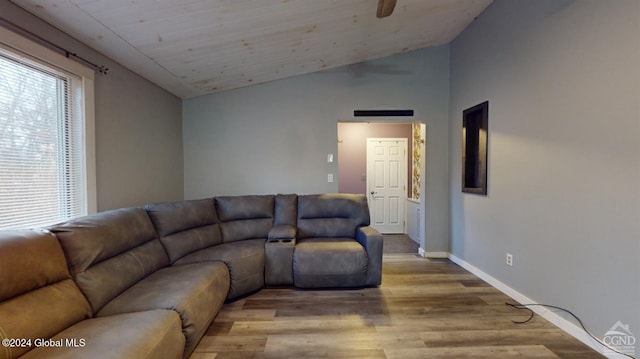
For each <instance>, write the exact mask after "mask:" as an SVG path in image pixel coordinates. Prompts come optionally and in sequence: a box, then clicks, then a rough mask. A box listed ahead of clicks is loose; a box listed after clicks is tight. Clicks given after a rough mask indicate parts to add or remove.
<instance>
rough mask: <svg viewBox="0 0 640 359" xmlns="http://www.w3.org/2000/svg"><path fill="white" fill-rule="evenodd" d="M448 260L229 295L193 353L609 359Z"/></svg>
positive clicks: (399, 261)
mask: <svg viewBox="0 0 640 359" xmlns="http://www.w3.org/2000/svg"><path fill="white" fill-rule="evenodd" d="M505 302H514V301H513V300H512V299H511V298H509V297H507V296H506V295H504V294H503V293H501V292H500V291H498V290H497V289H495V288H493V287H491V286H490V285H488V284H487V283H485V282H484V281H482V280H480V279H479V278H477V277H475V276H474V275H472V274H471V273H469V272H467V271H466V270H464V269H463V268H461V267H459V266H457V265H455V264H454V263H452V262H450V261H448V260H427V259H424V258H420V257H417V256H416V255H414V254H388V253H385V255H384V258H383V277H382V285H381V286H380V287H378V288H364V289H350V290H349V289H348V290H342V289H339V290H299V289H294V288H265V289H262V290H261V291H259V292H257V293H254V294H251V295H249V296H247V297H245V298H242V299H240V300H237V301H235V302H233V303H227V304H225V305H224V306H223V308H222V310H221V311H220V313H219V314H218V316H217V317H216V319H215V320H214V322H213V323H212V324H211V326H210V327H209V329H208V331H207V333H206V334H205V336H204V337H203V339H202V341H201V342H200V344H199V345H198V346H197V347H196V350H195V352H194V354H193V355H192V356H191V359H213V358H215V359H226V358H305V359H308V358H402V359H405V358H558V357H559V358H576V359H577V358H602V357H603V356H602V355H601V354H600V353H597V352H595V351H593V350H592V349H590V348H589V347H587V346H586V345H584V344H583V343H581V342H579V341H578V340H576V339H574V338H573V337H571V336H570V335H568V334H566V333H565V332H563V331H561V330H560V329H558V328H556V327H555V326H553V325H552V324H550V323H549V322H547V321H546V320H544V319H543V318H541V317H539V316H535V317H534V319H533V320H531V321H530V322H529V323H527V324H515V323H514V322H513V321H514V320H524V319H527V318H528V314H527V313H525V312H523V311H520V310H516V309H513V308H511V307H509V306H507V305H505Z"/></svg>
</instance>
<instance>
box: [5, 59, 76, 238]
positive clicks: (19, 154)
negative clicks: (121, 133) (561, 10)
mask: <svg viewBox="0 0 640 359" xmlns="http://www.w3.org/2000/svg"><path fill="white" fill-rule="evenodd" d="M81 83H82V79H81V78H80V77H78V76H75V75H73V74H69V73H66V72H64V71H61V70H59V69H56V68H55V67H52V66H48V65H45V64H42V63H40V62H37V61H31V60H29V59H27V58H25V57H24V55H20V54H13V53H11V52H9V51H7V50H4V49H0V229H14V228H34V227H41V226H46V225H51V224H54V223H58V222H61V221H64V220H66V219H69V218H72V217H76V216H80V215H84V214H86V213H87V205H86V204H87V199H86V184H85V182H84V181H85V169H84V149H83V146H84V141H83V116H82V85H81Z"/></svg>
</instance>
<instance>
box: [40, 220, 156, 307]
mask: <svg viewBox="0 0 640 359" xmlns="http://www.w3.org/2000/svg"><path fill="white" fill-rule="evenodd" d="M51 231H52V232H54V233H55V234H56V235H57V237H58V239H59V240H60V244H61V245H62V249H63V250H64V253H65V255H66V257H67V261H68V263H69V269H70V270H71V275H72V276H73V278H74V279H75V281H76V283H77V284H78V287H80V290H81V291H82V292H83V293H84V295H85V296H86V297H87V299H88V300H89V303H90V304H91V308H92V309H93V312H94V313H97V312H98V311H99V310H100V309H101V308H102V307H103V306H104V305H105V304H106V303H108V302H109V301H110V300H111V299H113V298H115V297H116V296H118V295H119V294H120V293H122V292H124V291H125V290H126V289H127V288H129V287H131V286H132V285H133V284H135V283H136V282H138V281H139V280H141V279H142V278H144V277H146V276H148V275H149V274H151V273H153V272H155V271H156V270H158V269H160V268H162V267H165V266H167V265H169V258H168V257H167V254H166V252H165V250H164V248H163V247H162V244H160V241H159V240H158V239H157V238H156V234H155V231H154V228H153V225H152V224H151V220H150V219H149V216H148V215H147V212H145V210H144V209H142V208H123V209H117V210H112V211H107V212H102V213H98V214H94V215H90V216H85V217H80V218H77V219H73V220H71V221H69V222H66V223H63V224H60V225H57V226H54V227H52V228H51Z"/></svg>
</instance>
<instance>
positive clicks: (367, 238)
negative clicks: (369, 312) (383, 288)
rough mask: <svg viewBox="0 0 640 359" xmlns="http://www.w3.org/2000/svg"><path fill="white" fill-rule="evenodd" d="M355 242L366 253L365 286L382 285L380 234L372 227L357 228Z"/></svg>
mask: <svg viewBox="0 0 640 359" xmlns="http://www.w3.org/2000/svg"><path fill="white" fill-rule="evenodd" d="M356 240H357V241H358V243H360V244H361V245H362V246H363V247H364V248H365V250H366V251H367V260H368V263H367V283H366V285H380V284H381V283H382V245H383V244H382V234H380V232H378V231H377V230H376V229H375V228H373V227H368V226H367V227H358V229H356Z"/></svg>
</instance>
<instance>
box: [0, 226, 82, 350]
mask: <svg viewBox="0 0 640 359" xmlns="http://www.w3.org/2000/svg"><path fill="white" fill-rule="evenodd" d="M90 316H91V308H90V307H89V303H88V302H87V300H86V299H85V298H84V296H83V295H82V293H81V292H80V290H79V289H78V287H77V286H76V285H75V283H74V282H73V280H71V276H70V275H69V271H68V269H67V264H66V261H65V258H64V254H63V252H62V248H60V244H59V243H58V240H57V239H56V237H55V236H54V235H53V234H51V233H49V232H46V231H0V339H5V338H24V339H31V340H32V341H33V340H35V339H37V338H49V337H51V336H52V335H54V334H56V333H58V332H60V331H62V330H63V329H65V328H67V327H69V326H71V325H73V324H75V323H77V322H79V321H81V320H83V319H85V318H89V317H90ZM28 350H29V348H19V347H14V348H8V347H0V357H2V358H15V357H17V356H19V355H20V354H22V353H24V352H26V351H28Z"/></svg>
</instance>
